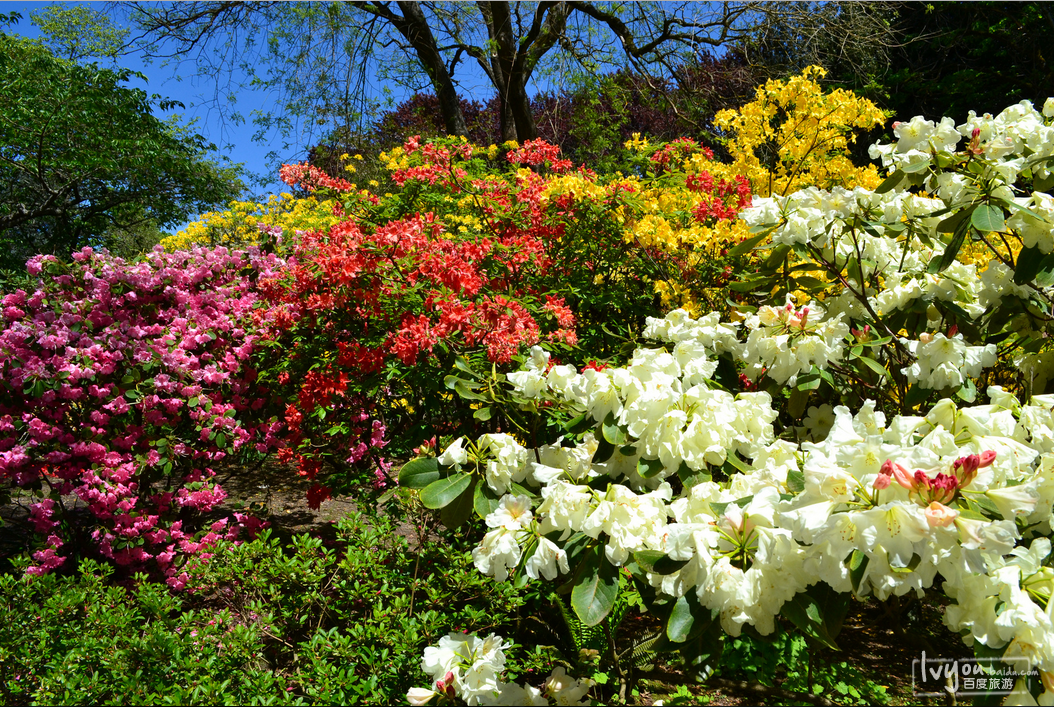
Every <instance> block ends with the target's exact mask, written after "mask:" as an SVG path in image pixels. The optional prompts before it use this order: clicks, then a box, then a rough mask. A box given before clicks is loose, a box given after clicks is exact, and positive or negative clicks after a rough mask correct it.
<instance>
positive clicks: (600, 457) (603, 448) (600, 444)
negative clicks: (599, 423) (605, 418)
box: [593, 435, 615, 464]
mask: <svg viewBox="0 0 1054 707" xmlns="http://www.w3.org/2000/svg"><path fill="white" fill-rule="evenodd" d="M614 453H615V445H613V444H612V443H611V442H608V441H607V439H605V438H604V436H603V435H601V437H600V438H599V439H597V451H595V452H593V463H594V464H603V463H604V462H606V461H607V460H608V459H610V458H611V455H612V454H614Z"/></svg>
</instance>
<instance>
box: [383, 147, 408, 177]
mask: <svg viewBox="0 0 1054 707" xmlns="http://www.w3.org/2000/svg"><path fill="white" fill-rule="evenodd" d="M379 157H380V160H381V163H382V164H383V165H384V166H385V168H386V169H387V170H388V171H389V172H394V171H395V170H397V169H407V168H409V167H410V158H409V157H408V156H407V154H406V152H405V151H404V150H403V148H401V147H393V148H392V149H391V150H389V151H388V152H382V153H381V154H380V155H379Z"/></svg>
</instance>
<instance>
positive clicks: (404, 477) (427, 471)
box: [399, 457, 440, 489]
mask: <svg viewBox="0 0 1054 707" xmlns="http://www.w3.org/2000/svg"><path fill="white" fill-rule="evenodd" d="M439 476H440V474H439V460H438V459H436V458H435V457H422V458H421V459H414V460H412V461H408V462H407V463H406V464H403V468H402V469H399V486H401V487H403V488H407V489H423V488H424V487H425V486H428V485H429V484H431V483H432V482H434V481H438V480H439Z"/></svg>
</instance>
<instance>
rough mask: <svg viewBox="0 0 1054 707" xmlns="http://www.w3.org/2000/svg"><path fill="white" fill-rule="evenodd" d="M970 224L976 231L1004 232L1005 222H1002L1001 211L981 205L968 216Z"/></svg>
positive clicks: (996, 207)
mask: <svg viewBox="0 0 1054 707" xmlns="http://www.w3.org/2000/svg"><path fill="white" fill-rule="evenodd" d="M970 223H972V224H973V226H974V228H976V229H977V230H978V231H984V232H986V233H987V232H989V231H1004V230H1006V222H1005V221H1004V220H1003V210H1002V209H1000V208H999V207H998V206H992V205H991V204H981V205H980V206H978V207H977V209H975V210H974V212H973V215H972V216H970Z"/></svg>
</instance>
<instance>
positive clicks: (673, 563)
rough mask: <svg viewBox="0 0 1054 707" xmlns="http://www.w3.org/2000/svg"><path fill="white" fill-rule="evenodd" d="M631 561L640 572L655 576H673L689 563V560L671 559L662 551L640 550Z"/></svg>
mask: <svg viewBox="0 0 1054 707" xmlns="http://www.w3.org/2000/svg"><path fill="white" fill-rule="evenodd" d="M633 559H634V560H635V561H636V563H637V564H638V565H640V568H641V569H642V570H644V571H645V572H654V573H655V574H674V573H675V572H677V571H679V570H680V569H681V568H682V567H684V566H685V565H687V564H688V563H689V562H691V560H674V559H671V558H670V556H669V555H667V554H666V553H665V552H663V551H662V550H641V551H639V552H635V553H633Z"/></svg>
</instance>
